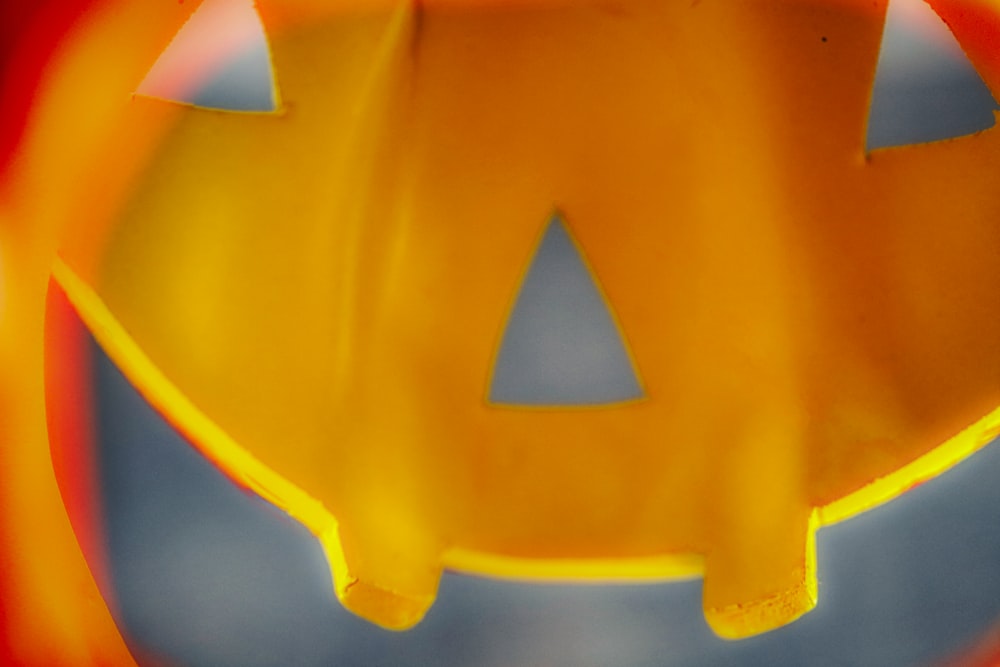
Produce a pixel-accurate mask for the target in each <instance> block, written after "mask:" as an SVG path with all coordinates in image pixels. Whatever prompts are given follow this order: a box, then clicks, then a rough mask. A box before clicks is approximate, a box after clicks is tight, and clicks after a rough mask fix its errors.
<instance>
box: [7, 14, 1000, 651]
mask: <svg viewBox="0 0 1000 667" xmlns="http://www.w3.org/2000/svg"><path fill="white" fill-rule="evenodd" d="M118 4H120V5H121V6H122V7H125V8H129V9H128V11H124V12H121V13H110V12H109V13H108V14H107V15H106V16H103V17H101V18H100V20H95V21H94V22H93V23H92V24H90V25H88V26H87V28H86V29H84V30H82V31H81V32H80V33H79V36H78V41H77V42H74V46H73V47H72V49H71V50H70V51H68V53H72V54H73V56H72V58H71V59H69V60H66V61H63V62H62V63H61V65H60V67H56V68H55V69H54V74H53V75H52V83H51V84H50V85H49V87H48V89H47V93H46V95H44V96H42V97H40V99H39V102H38V106H37V110H36V111H35V113H34V116H33V118H34V119H35V120H34V124H33V126H32V130H33V131H32V133H31V134H30V136H29V138H28V139H27V140H26V141H25V142H24V152H23V158H22V160H23V162H22V163H20V164H18V165H15V167H14V170H13V172H12V173H13V180H12V181H11V182H10V183H12V185H11V184H10V183H8V187H7V190H6V191H5V192H6V193H7V198H6V199H5V200H4V201H3V203H4V205H5V208H4V216H5V217H7V216H9V215H11V216H14V218H13V219H16V220H20V221H25V222H24V223H23V224H22V227H26V226H29V223H30V228H31V229H35V230H42V231H41V232H37V233H38V234H40V235H44V234H45V233H46V232H48V233H49V236H46V238H45V239H44V242H42V241H40V242H39V244H38V245H37V246H36V247H38V248H39V250H38V257H37V261H35V262H34V263H32V264H31V267H30V271H31V273H30V276H31V280H30V281H27V279H25V280H26V281H27V282H25V283H24V285H26V286H33V287H32V289H31V290H29V289H27V288H26V289H25V290H23V291H22V290H21V287H22V283H21V278H17V279H16V280H8V281H7V282H6V283H5V285H6V286H7V288H8V290H10V289H11V286H14V287H16V288H17V292H16V293H17V294H18V295H21V294H22V292H23V294H24V298H25V299H26V300H27V304H26V305H25V306H24V308H25V309H27V310H25V312H24V313H23V314H22V313H20V312H19V311H11V312H12V313H13V317H16V318H17V319H16V320H8V322H15V321H16V322H18V323H19V324H20V323H21V322H27V321H30V322H32V323H34V322H36V320H37V319H38V318H40V314H39V312H38V311H39V309H40V307H41V306H40V301H41V299H40V293H41V291H42V289H43V278H44V276H45V275H47V272H48V270H49V267H50V266H51V267H52V268H53V269H54V274H55V278H56V280H57V281H58V283H59V285H60V286H61V288H62V289H64V290H65V291H66V293H67V295H68V296H69V298H70V300H71V301H72V302H73V303H74V305H75V306H76V308H77V309H78V311H79V312H80V314H81V315H82V317H83V319H84V321H85V322H86V323H87V324H88V326H89V327H90V328H91V330H92V332H93V333H94V334H95V335H96V336H97V338H98V340H99V342H100V343H101V344H102V345H103V346H104V348H105V349H106V350H107V351H108V353H109V354H110V355H111V356H112V358H113V359H114V360H115V361H116V363H117V364H118V365H119V366H120V367H121V368H122V369H123V370H124V371H125V373H126V374H127V375H128V376H129V377H130V379H131V380H132V381H133V382H134V383H135V384H136V386H137V387H139V389H140V390H141V391H142V392H143V393H144V394H145V395H146V396H147V398H149V400H151V401H152V402H153V403H154V404H155V405H157V406H158V408H159V409H160V410H161V411H163V412H164V414H166V415H167V416H168V417H169V418H170V419H171V421H173V423H174V424H175V425H177V426H178V427H179V428H180V429H181V430H183V431H184V432H185V433H186V434H187V435H188V436H189V437H191V438H192V440H193V441H194V442H196V444H197V447H198V448H199V449H200V450H201V451H202V452H203V453H204V454H205V456H207V457H208V458H209V459H211V460H212V461H214V462H215V463H216V464H217V465H218V466H219V468H220V469H222V470H224V471H225V472H226V473H227V474H228V475H229V476H230V477H231V478H232V479H233V480H234V481H235V482H237V483H239V484H241V485H244V486H246V487H248V488H250V489H252V490H254V491H255V492H257V493H259V494H261V495H262V496H263V497H265V498H267V499H269V500H270V501H272V502H273V503H275V504H276V505H278V506H279V507H282V508H284V509H285V510H287V511H288V512H289V514H290V515H292V516H293V517H295V518H296V519H297V520H299V521H301V522H302V523H303V524H304V525H305V526H307V527H308V528H309V529H310V530H312V531H313V532H314V533H315V534H316V535H317V537H318V538H319V539H320V541H321V542H322V544H323V546H324V548H325V550H326V553H327V556H328V558H329V561H330V564H331V570H332V573H333V579H334V585H335V588H336V592H337V595H338V597H339V598H340V599H341V601H342V602H343V603H344V604H345V605H346V606H347V607H348V608H349V609H351V610H353V611H355V612H356V613H358V614H360V615H362V616H364V617H366V618H369V619H371V620H372V621H374V622H376V623H379V624H381V625H384V626H386V627H390V628H406V627H409V626H411V625H413V624H414V623H416V622H418V621H419V619H420V617H421V616H422V615H423V613H424V612H425V611H426V609H427V608H428V607H429V605H430V604H431V603H432V601H433V599H434V596H435V593H436V588H437V582H438V578H439V576H440V573H441V571H442V568H445V567H448V568H454V569H457V570H460V571H466V572H475V573H481V574H487V575H495V576H504V577H531V578H544V579H551V578H557V579H565V578H572V579H584V580H604V579H637V578H638V579H655V578H666V577H676V576H688V575H693V574H698V573H703V574H704V577H705V589H704V591H705V592H704V606H705V613H706V617H707V619H708V621H709V623H710V624H711V625H712V627H713V628H714V629H715V630H716V632H718V633H719V634H720V635H722V636H725V637H742V636H746V635H751V634H754V633H758V632H762V631H765V630H768V629H770V628H773V627H776V626H778V625H781V624H783V623H787V622H789V621H791V620H792V619H794V618H796V617H797V616H799V615H800V614H802V613H804V612H805V611H807V610H808V609H810V608H811V607H812V606H813V605H814V604H815V601H816V574H815V557H814V545H813V536H814V532H815V530H816V528H817V527H818V526H819V525H822V524H827V523H830V522H833V521H837V520H840V519H843V518H846V517H849V516H851V515H852V514H855V513H857V512H859V511H862V510H864V509H866V508H868V507H871V506H872V505H874V504H877V503H880V502H882V501H884V500H887V499H889V498H891V497H893V496H894V495H896V494H898V493H900V492H902V491H904V490H905V489H906V488H908V487H909V486H911V485H913V484H914V483H917V482H919V481H920V480H922V479H925V478H927V477H929V476H931V475H933V474H935V473H937V472H939V471H941V470H943V469H944V468H946V467H947V466H949V465H951V464H952V463H954V462H956V461H957V460H959V459H960V458H962V457H964V456H966V455H968V454H970V453H971V452H973V451H974V450H975V449H976V448H978V447H979V446H981V445H983V444H985V443H986V442H987V441H989V440H990V439H991V438H992V437H993V436H995V435H996V434H997V432H998V430H1000V410H998V406H1000V344H998V342H997V341H1000V308H998V307H997V306H998V304H1000V297H998V295H1000V273H998V272H997V271H996V266H997V260H998V259H1000V194H998V193H997V188H996V183H997V179H998V177H1000V135H998V134H997V132H996V130H988V131H985V132H982V133H979V134H977V135H972V136H967V137H962V138H958V139H953V140H949V141H944V142H937V143H933V144H925V145H919V146H908V147H903V148H896V149H889V150H884V151H877V152H875V153H873V154H871V155H866V154H865V152H864V141H865V123H866V118H867V111H868V103H869V98H870V95H871V90H872V82H873V78H874V73H875V64H876V61H877V57H878V49H879V42H880V37H881V30H882V20H883V17H884V13H885V6H886V3H885V1H884V0H876V1H874V2H873V1H871V0H827V1H820V0H732V1H727V2H708V1H704V2H689V1H687V0H684V1H680V0H678V1H670V2H663V1H660V0H656V1H653V0H580V1H574V2H570V1H568V0H567V1H556V0H549V1H542V0H538V1H529V0H523V1H520V2H511V3H503V2H484V1H476V0H450V1H448V0H424V1H423V2H420V3H417V2H410V1H402V0H400V1H399V2H389V1H388V0H386V1H379V2H376V1H375V0H371V1H370V2H348V1H347V0H344V1H343V2H320V1H319V0H316V1H311V2H310V1H307V0H296V1H294V2H292V1H289V0H280V1H279V0H259V2H258V3H257V4H258V7H259V11H260V14H261V18H262V20H263V24H264V27H265V29H266V31H267V33H268V35H269V39H270V45H271V50H272V58H273V63H274V75H275V82H276V86H277V94H276V100H277V102H278V104H277V107H278V108H277V110H276V111H274V112H273V113H226V112H220V111H216V110H207V109H200V108H195V107H189V106H184V105H179V104H175V103H170V102H165V101H161V100H155V99H149V98H141V97H137V98H134V99H133V98H132V97H131V96H130V95H129V94H128V93H129V91H130V88H129V86H132V87H133V88H134V86H135V82H136V81H138V80H140V79H141V71H142V70H143V67H146V68H148V66H149V65H150V64H151V63H152V59H153V58H155V55H156V53H155V52H156V49H153V48H145V45H147V44H154V43H155V44H157V45H159V46H160V48H162V44H163V42H162V39H161V37H162V35H163V34H166V33H167V32H168V31H167V30H166V27H167V25H168V24H170V25H172V26H173V27H176V25H175V24H176V22H177V21H179V20H181V19H182V17H183V15H186V14H187V13H189V12H190V11H191V10H192V9H193V7H192V5H195V4H197V3H184V4H183V5H180V6H179V5H177V4H176V3H163V4H164V7H162V8H161V9H158V11H162V12H163V17H162V18H163V21H161V22H155V23H156V26H155V29H156V35H155V36H154V35H153V34H152V33H151V32H150V33H146V32H141V30H139V28H138V26H142V30H148V31H152V30H153V27H152V26H151V25H150V24H151V23H154V22H153V21H151V20H150V19H149V18H148V13H147V12H148V7H147V5H146V3H128V2H121V3H112V2H109V6H110V5H118ZM137 4H142V9H141V10H137V9H135V6H136V5H137ZM930 4H931V5H932V6H934V7H935V9H938V10H939V11H940V12H941V14H942V16H944V17H945V18H947V19H948V20H949V22H950V25H951V27H952V29H953V31H954V33H955V35H956V37H957V38H958V40H959V41H960V42H961V43H962V44H963V45H964V46H965V47H966V49H967V52H968V55H969V56H970V58H971V60H972V62H973V63H974V64H975V65H976V66H977V67H978V69H979V71H980V73H981V75H982V76H983V78H984V79H985V81H986V82H987V84H988V85H989V86H991V87H992V89H993V90H995V91H996V90H1000V61H998V59H997V57H996V55H995V53H993V52H992V51H991V50H990V47H989V44H990V43H991V40H993V42H992V43H996V40H997V39H1000V30H998V28H997V18H996V17H997V16H998V15H1000V4H997V3H996V2H993V1H992V0H989V1H987V0H979V1H970V2H961V3H959V2H957V1H955V0H948V1H945V0H936V1H932V2H930ZM166 5H169V8H168V7H167V6H166ZM157 7H159V5H157ZM130 12H131V13H130ZM133 32H136V33H137V34H132V33H133ZM112 33H113V34H114V35H115V37H114V38H113V39H109V38H108V35H109V34H112ZM157 40H159V41H157ZM139 42H142V44H139ZM67 48H70V47H67ZM132 48H134V49H135V50H136V51H135V53H134V54H133V56H131V57H129V56H127V55H123V53H127V52H128V49H132ZM74 49H75V50H74ZM87 59H90V60H89V61H87ZM84 61H87V62H89V65H88V66H87V67H86V71H89V72H94V71H102V72H104V71H107V72H108V74H107V76H106V77H102V78H101V79H100V80H99V81H97V82H94V83H93V84H88V85H87V87H86V90H85V91H83V90H82V89H80V88H79V86H78V85H77V86H74V84H73V83H72V82H73V81H80V80H81V79H80V78H79V77H74V76H73V75H72V74H70V73H68V72H71V71H72V70H73V68H82V67H84V65H83V64H81V63H83V62H84ZM112 65H113V66H112ZM126 70H127V71H126ZM84 92H85V94H84ZM80 100H86V101H85V102H81V101H80ZM67 109H77V110H79V109H86V110H87V111H86V112H83V111H80V112H78V113H75V114H72V115H70V116H69V117H67V113H68V112H67ZM11 193H12V194H11ZM555 214H558V215H559V216H560V218H561V219H562V220H563V221H564V222H565V225H566V228H567V229H568V230H569V233H570V234H571V235H572V237H573V240H574V242H575V243H576V244H577V247H578V249H579V250H580V252H581V254H582V256H583V257H585V259H586V262H587V265H588V268H589V269H590V270H591V272H592V274H593V276H594V278H595V280H596V282H597V283H598V284H599V286H600V289H601V292H602V294H603V296H604V297H605V299H606V301H607V303H608V306H609V309H610V310H611V311H612V312H613V313H614V315H615V321H616V324H617V325H618V327H619V330H620V333H621V336H622V339H623V340H625V341H626V342H627V345H628V349H629V354H630V357H631V359H632V361H633V364H634V367H635V369H636V372H637V374H638V376H639V378H640V380H641V384H642V389H643V393H644V397H643V399H642V400H639V401H632V402H627V403H621V404H611V405H606V406H590V407H576V408H566V407H564V406H551V407H545V406H541V407H539V406H531V407H529V406H511V405H495V404H491V403H490V402H489V400H488V395H489V383H490V379H491V377H492V372H493V366H494V363H495V361H496V356H497V350H498V345H499V341H500V339H501V337H502V335H503V332H504V330H505V326H506V323H507V319H508V317H509V314H510V312H511V309H512V305H513V303H514V300H515V299H516V297H517V294H518V291H519V286H520V284H521V281H522V279H523V277H524V275H525V272H526V270H527V267H528V264H529V262H530V260H531V257H532V255H533V252H534V250H535V247H536V245H537V244H538V242H539V239H540V238H541V235H542V233H543V231H544V229H545V227H546V225H547V224H548V223H549V221H550V220H551V219H552V217H553V215H555ZM17 228H21V227H17ZM4 231H5V233H7V230H6V228H5V230H4ZM57 233H58V235H59V237H60V250H59V259H57V260H55V262H54V263H53V262H51V261H50V260H51V257H52V255H51V252H52V248H51V243H50V238H54V237H55V236H56V235H57ZM14 243H15V244H16V243H25V242H24V241H15V242H14ZM10 247H12V246H10V245H9V242H5V245H4V248H5V249H6V248H10ZM14 247H17V246H14ZM8 254H9V253H8ZM6 257H7V255H5V261H6ZM5 270H8V265H7V264H5ZM32 290H33V291H32ZM8 298H10V297H8ZM3 331H4V333H5V334H6V335H12V334H11V332H12V331H17V333H18V335H27V336H28V337H29V338H30V335H31V330H30V329H24V328H23V327H21V326H18V327H14V326H12V324H10V323H5V325H4V328H3ZM26 331H27V333H25V332H26ZM31 345H34V347H31ZM25 346H27V347H29V348H30V349H33V350H36V351H37V349H38V348H37V344H36V343H34V342H31V344H30V345H29V342H26V341H24V340H19V341H18V342H17V343H16V344H15V343H9V344H7V345H6V347H5V348H4V350H5V354H12V353H13V352H14V351H17V350H20V349H21V347H25ZM7 368H14V366H8V367H7ZM17 368H20V367H17ZM31 369H32V367H24V368H22V369H21V370H23V372H20V371H19V373H18V375H17V377H18V378H19V379H20V380H25V379H30V380H37V378H34V377H31V372H32V370H31ZM22 376H23V377H22ZM10 386H12V387H13V386H17V385H14V384H13V383H12V384H11V385H10ZM25 400H26V401H30V400H33V399H31V398H30V397H29V398H26V399H25ZM33 423H34V422H33ZM28 441H30V442H31V443H34V444H39V445H40V443H41V442H42V440H41V434H40V432H34V433H33V434H32V436H31V439H30V440H28ZM28 441H26V442H28ZM5 446H6V445H5ZM7 450H10V451H19V450H17V448H12V447H7ZM5 451H6V450H5ZM32 456H36V457H39V458H40V457H41V455H40V454H38V453H37V452H35V453H33V454H32ZM32 465H34V466H36V467H37V466H41V462H40V461H36V462H35V463H33V464H32ZM38 469H39V470H40V468H38ZM49 483H50V482H49V481H47V482H46V484H49ZM26 489H27V490H26V491H25V493H27V494H28V495H27V496H26V497H27V498H32V497H34V496H42V495H44V496H45V497H46V498H48V499H49V500H51V497H50V494H48V492H47V491H46V492H45V493H43V492H42V491H41V490H40V487H39V488H35V487H33V486H31V485H30V484H29V485H27V487H26ZM32 494H34V495H32ZM19 502H24V501H23V500H21V501H19ZM53 511H57V510H56V509H53ZM5 522H6V523H7V524H8V525H11V526H15V527H18V528H19V529H22V530H26V531H28V532H29V533H30V532H31V531H32V530H34V529H33V528H31V527H30V526H26V525H24V523H23V519H20V518H19V515H18V514H15V513H10V514H8V515H7V516H6V518H5Z"/></svg>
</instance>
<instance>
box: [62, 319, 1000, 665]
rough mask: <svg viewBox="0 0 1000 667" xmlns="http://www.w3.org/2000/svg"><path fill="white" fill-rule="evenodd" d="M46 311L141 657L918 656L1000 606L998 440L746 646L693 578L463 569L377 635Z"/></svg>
mask: <svg viewBox="0 0 1000 667" xmlns="http://www.w3.org/2000/svg"><path fill="white" fill-rule="evenodd" d="M52 308H63V309H65V312H64V313H63V315H64V317H61V318H59V320H60V321H63V322H70V323H71V324H72V326H63V327H61V330H60V331H55V332H50V334H51V336H50V337H57V338H59V339H61V344H62V345H63V346H65V347H68V348H72V349H73V350H75V353H76V355H77V357H76V358H77V359H78V360H79V361H80V363H79V364H78V369H79V373H78V376H77V381H78V382H79V387H78V388H77V389H78V390H79V391H78V393H77V394H76V395H77V396H81V397H86V398H87V400H76V401H73V403H72V404H70V403H69V402H68V401H63V402H60V401H50V404H51V406H54V407H55V409H56V410H60V409H62V410H65V409H71V408H73V407H74V406H76V407H77V408H80V407H83V408H87V409H90V410H91V412H92V414H91V415H90V417H89V419H88V421H89V422H90V424H91V427H90V433H89V438H88V439H89V441H90V443H91V447H90V448H89V452H90V455H91V456H92V458H93V466H92V469H93V470H94V471H95V476H96V478H97V479H96V481H95V483H94V484H93V488H94V489H96V493H97V495H98V496H99V497H98V498H97V499H96V503H95V507H96V508H97V511H99V512H100V514H101V516H100V517H99V518H100V520H99V521H98V522H97V523H96V524H95V525H99V526H101V531H102V533H103V534H102V535H100V536H99V538H100V539H99V540H98V541H99V542H100V549H99V551H101V552H102V554H95V553H94V550H91V553H89V554H88V557H89V558H90V559H91V562H92V564H93V562H94V558H103V560H104V566H103V567H98V568H96V569H98V570H102V569H103V571H104V572H105V573H106V577H105V581H104V582H103V587H102V588H103V591H104V594H105V596H106V597H107V598H108V599H109V601H110V602H111V606H112V608H114V609H115V610H116V620H117V622H118V624H119V627H120V628H121V629H122V631H123V634H124V635H125V636H126V638H127V641H128V642H129V644H130V646H131V647H132V648H133V652H134V653H135V655H136V656H137V659H138V660H139V662H140V664H141V665H149V666H151V665H160V664H169V665H176V666H177V667H186V666H195V665H206V666H208V665H211V666H212V667H225V666H228V665H232V666H234V667H235V666H237V665H238V666H240V667H257V666H260V667H264V666H265V665H274V664H287V665H300V666H303V667H328V666H329V665H352V666H354V665H378V664H385V665H394V666H398V667H408V666H410V665H413V666H414V667H415V666H416V665H427V664H435V665H468V664H477V665H483V666H484V667H490V666H494V665H495V666H498V667H499V666H500V665H509V664H532V663H533V662H537V660H538V659H539V658H538V656H548V660H547V662H548V664H552V665H557V666H558V665H567V666H568V665H577V664H581V662H580V659H581V656H614V664H618V665H622V666H623V667H631V666H632V665H641V664H658V665H674V664H677V665H679V664H682V662H681V660H682V658H683V656H699V659H698V663H699V664H710V663H711V662H712V661H713V660H715V661H719V662H725V664H731V665H736V666H738V667H754V666H756V665H765V664H767V665H773V664H801V665H806V666H808V665H810V664H825V663H824V661H829V660H835V661H837V662H840V661H843V662H844V663H845V664H852V665H858V666H861V667H864V666H869V665H870V666H872V667H875V666H876V665H885V664H898V665H913V666H914V667H919V666H923V665H930V664H932V661H934V660H937V659H939V658H940V656H942V655H947V654H949V653H953V652H955V651H960V650H961V649H963V647H964V646H965V645H967V644H968V643H969V641H970V639H971V638H972V637H974V636H975V635H976V634H977V633H978V632H980V631H981V630H982V629H983V628H985V627H987V626H989V625H990V624H991V623H992V622H993V621H994V620H995V619H996V618H997V616H998V615H1000V572H998V569H997V563H1000V536H998V535H997V533H996V531H995V530H993V526H994V525H995V522H996V507H1000V486H998V485H997V484H996V483H995V480H996V478H997V476H998V475H1000V448H998V446H997V444H994V445H992V446H989V447H987V448H985V449H984V450H982V451H981V452H980V453H979V454H977V456H975V457H974V458H973V459H970V460H969V461H967V462H965V463H962V464H959V465H958V466H956V467H955V468H954V469H953V470H951V471H949V472H948V473H946V474H944V475H942V476H941V477H939V478H937V479H934V480H931V481H929V482H927V483H926V484H924V485H923V486H921V487H920V488H919V489H915V490H913V491H911V492H910V493H908V494H906V495H904V496H903V497H901V498H899V499H897V500H896V502H894V503H891V504H889V505H887V506H883V507H879V508H876V509H874V510H872V511H870V512H868V513H866V514H864V515H862V516H859V517H856V518H855V519H853V520H852V521H849V522H844V523H841V524H839V525H836V526H832V527H828V528H825V529H823V530H822V531H820V533H819V535H818V539H819V558H820V575H821V580H822V586H823V591H824V597H823V599H822V602H821V604H820V606H819V607H818V608H817V609H816V610H815V611H814V612H813V613H812V614H810V615H808V616H807V617H805V618H804V619H803V620H801V621H799V622H797V623H794V624H792V625H791V626H788V627H786V628H783V629H780V630H777V631H775V632H772V633H768V634H767V635H764V636H762V637H758V638H757V639H755V640H754V641H752V642H736V643H729V642H720V641H719V640H717V639H716V638H715V637H714V635H713V634H712V633H711V631H710V630H708V628H707V627H706V626H705V624H704V620H703V618H702V616H701V611H700V604H699V598H700V595H701V591H700V583H699V582H697V581H689V582H676V583H672V584H670V585H643V586H613V587H593V586H549V585H538V584H531V585H527V584H518V583H512V582H497V581H491V580H487V579H481V578H477V577H464V576H458V575H446V577H445V579H444V581H443V583H442V590H441V594H440V598H439V602H438V604H437V605H436V606H435V607H434V609H433V611H432V612H431V614H430V615H429V616H428V618H427V619H426V621H425V622H424V623H422V624H421V625H419V626H418V627H417V628H415V629H414V630H411V631H409V632H407V633H405V634H402V635H396V634H392V635H390V634H387V633H385V632H384V631H382V630H380V629H378V628H375V627H374V626H371V625H370V624H368V623H365V622H363V621H359V620H358V619H357V618H356V617H354V616H353V615H351V614H350V613H348V612H347V611H345V610H344V609H343V608H342V607H341V606H340V604H339V603H338V602H337V600H336V599H335V597H334V596H333V594H332V588H331V586H330V582H329V569H328V566H327V564H326V561H325V558H324V555H323V551H322V549H321V548H320V545H319V543H318V542H317V540H316V539H315V538H314V537H313V536H312V535H310V533H309V532H308V531H307V530H305V529H304V528H303V527H302V526H301V525H300V524H299V523H298V522H296V521H294V520H292V519H291V518H290V517H289V516H287V515H286V514H285V513H283V512H281V511H280V510H278V509H277V508H275V507H274V506H273V505H271V504H270V503H268V502H266V501H264V500H262V499H261V498H260V497H259V496H257V495H255V494H253V493H247V492H246V491H244V490H243V489H241V488H240V487H239V486H237V485H236V484H234V483H233V482H232V481H231V480H230V478H229V477H227V476H226V475H225V474H223V473H222V472H220V470H219V469H218V468H217V467H216V466H215V465H213V464H212V463H211V462H210V461H209V460H207V459H206V458H205V457H204V456H203V455H202V454H201V453H200V452H199V451H198V450H197V449H196V448H195V447H192V445H191V442H190V441H189V440H188V439H187V438H185V436H184V435H183V434H182V433H181V431H179V430H178V429H177V428H176V427H174V426H173V425H171V423H170V422H169V421H168V420H167V419H166V418H165V417H164V416H163V415H162V414H161V413H160V412H158V411H157V409H155V408H154V407H153V405H152V404H151V403H150V402H149V401H148V400H147V399H146V398H144V396H143V394H142V393H141V392H140V391H139V390H138V389H137V388H136V386H134V385H133V384H132V383H131V382H130V381H129V379H128V378H127V377H126V375H125V374H124V373H123V372H122V370H121V369H120V368H119V367H118V365H117V364H116V363H115V361H114V360H113V359H112V357H111V356H109V355H108V353H107V352H105V350H104V348H103V347H102V346H101V344H99V343H98V340H97V338H96V337H95V336H94V335H93V333H91V331H90V330H89V329H88V327H87V326H86V325H85V324H84V323H83V321H82V320H81V319H80V318H79V316H78V315H77V313H76V311H75V310H74V309H73V308H72V307H71V306H70V305H69V303H68V302H62V303H61V305H60V302H58V301H54V302H53V304H52V305H50V309H52ZM88 403H89V406H88ZM54 417H55V418H56V419H58V417H59V416H58V415H54ZM55 446H56V447H58V446H59V443H58V442H56V443H55ZM973 462H974V463H973ZM92 566H93V565H92ZM147 656H153V657H148V658H147ZM671 656H678V661H675V662H670V660H672V659H673V658H672V657H671ZM650 661H653V662H652V663H651V662H650ZM584 662H585V663H586V660H584ZM595 664H596V663H595ZM933 664H936V663H933Z"/></svg>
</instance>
